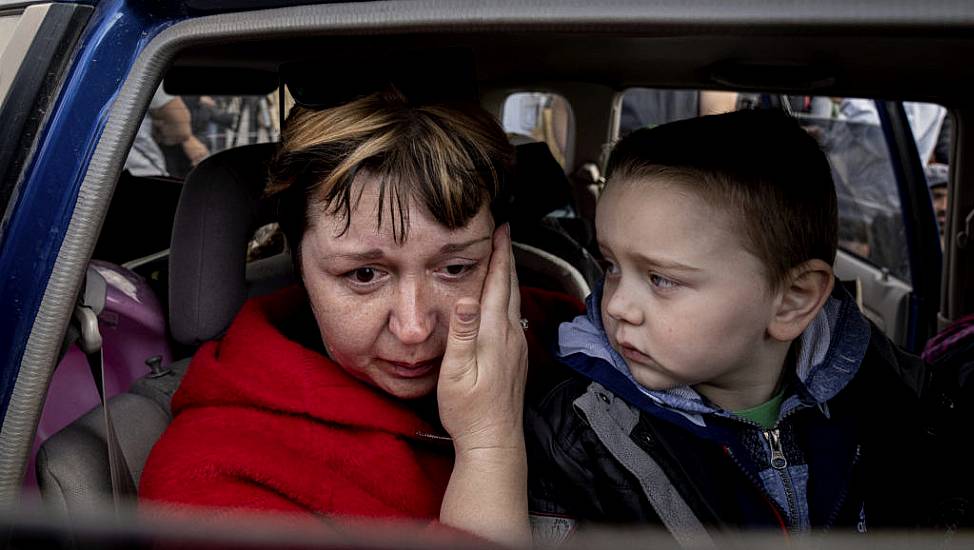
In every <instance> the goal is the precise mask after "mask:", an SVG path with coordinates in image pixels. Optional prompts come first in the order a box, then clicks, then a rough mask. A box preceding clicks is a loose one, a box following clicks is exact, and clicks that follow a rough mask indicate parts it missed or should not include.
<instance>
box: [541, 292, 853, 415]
mask: <svg viewBox="0 0 974 550" xmlns="http://www.w3.org/2000/svg"><path fill="white" fill-rule="evenodd" d="M603 282H604V281H603ZM603 282H600V283H599V284H598V285H596V287H595V289H594V290H593V292H592V294H591V295H589V297H588V298H587V300H586V305H587V310H586V313H585V314H584V315H580V316H578V317H576V318H575V319H574V320H573V321H571V322H569V323H563V324H562V325H561V326H560V327H559V330H558V342H559V349H558V356H559V358H560V359H561V360H562V362H563V363H565V364H566V365H568V366H569V367H572V368H573V369H575V370H576V371H578V372H580V373H581V374H582V375H584V376H585V377H587V378H590V379H592V380H594V381H596V382H599V383H600V384H602V385H603V386H605V387H606V388H608V389H610V390H612V391H613V392H615V393H616V394H617V395H619V396H620V397H622V398H624V399H626V400H627V401H629V402H630V403H631V404H632V405H634V406H637V407H639V408H641V409H643V410H645V411H646V412H649V413H651V414H655V415H657V416H660V415H661V413H662V416H672V415H673V413H675V414H676V416H677V417H678V418H679V419H682V421H683V422H686V421H689V422H690V423H691V424H693V425H694V426H696V427H703V426H705V425H706V422H705V420H704V417H703V415H705V414H716V415H720V416H725V417H730V416H732V415H731V413H730V412H729V411H725V410H723V409H720V408H719V407H717V406H715V405H713V404H712V403H710V402H709V401H707V400H706V399H705V398H703V396H701V395H700V394H699V393H697V391H696V390H694V389H693V388H692V387H690V386H678V387H675V388H671V389H668V390H662V391H661V390H651V389H647V388H645V387H643V386H641V385H639V383H638V382H636V380H635V379H634V378H633V376H632V373H631V372H630V371H629V367H628V365H627V364H626V362H625V360H624V359H623V358H622V356H621V355H619V353H618V352H616V350H615V349H613V348H612V346H611V345H610V344H609V340H608V337H607V336H606V332H605V327H604V326H603V324H602V318H601V313H600V312H601V308H600V307H599V306H600V303H601V299H602V286H603ZM869 335H870V327H869V322H868V321H867V320H866V319H865V318H864V317H863V316H862V314H861V313H860V312H859V308H858V306H857V305H856V302H855V300H854V299H853V298H852V296H850V295H849V293H848V292H847V291H846V290H845V289H844V288H843V287H842V285H839V284H836V285H835V288H834V290H833V291H832V295H831V296H830V297H829V299H828V301H827V302H826V303H825V306H824V307H823V308H822V310H821V311H820V312H819V313H818V315H817V316H816V317H815V319H814V320H813V321H812V323H811V324H810V325H809V326H808V328H807V329H806V330H805V332H803V333H802V335H801V336H800V337H799V339H798V340H797V342H796V345H797V349H796V353H794V354H793V356H794V357H795V363H794V365H793V366H791V367H790V368H793V369H794V374H795V376H794V379H795V380H797V382H798V383H797V384H795V387H794V389H793V390H792V392H791V393H790V394H789V395H788V396H786V399H785V401H784V402H783V403H782V405H781V412H780V415H784V414H787V413H788V412H790V411H791V410H793V409H795V408H797V407H802V406H817V407H818V408H819V409H820V410H821V411H822V413H823V414H825V415H826V416H828V414H829V413H828V407H827V402H828V401H829V400H830V399H832V398H833V397H834V396H835V395H836V394H837V393H839V392H840V391H841V390H842V389H843V388H844V387H845V386H846V385H847V384H848V383H849V381H850V380H852V378H853V377H854V376H855V375H856V372H858V370H859V365H860V363H861V362H862V359H863V357H865V355H866V349H867V347H868V344H869ZM660 409H662V411H661V410H660ZM667 413H669V414H667Z"/></svg>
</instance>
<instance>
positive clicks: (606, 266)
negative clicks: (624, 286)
mask: <svg viewBox="0 0 974 550" xmlns="http://www.w3.org/2000/svg"><path fill="white" fill-rule="evenodd" d="M599 265H601V266H602V271H603V272H605V274H606V275H616V274H618V272H619V267H618V266H617V265H616V264H615V263H614V262H613V261H611V260H601V261H600V262H599Z"/></svg>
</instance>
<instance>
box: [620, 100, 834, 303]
mask: <svg viewBox="0 0 974 550" xmlns="http://www.w3.org/2000/svg"><path fill="white" fill-rule="evenodd" d="M606 174H607V178H608V180H609V184H610V185H612V182H613V181H623V180H624V181H630V182H634V181H635V180H642V179H647V178H661V179H664V180H666V181H667V182H668V183H673V184H677V185H681V186H683V187H685V188H688V189H691V190H694V191H696V192H697V193H699V195H700V196H701V197H702V198H703V199H704V200H707V201H708V202H709V203H710V204H712V205H713V206H714V207H715V208H720V209H730V210H731V213H732V214H733V215H734V217H735V218H736V219H737V222H738V223H739V224H740V225H739V229H740V231H741V232H742V233H743V236H744V239H743V241H744V242H743V244H744V247H745V248H746V249H747V250H748V251H750V252H751V253H752V254H754V255H755V256H757V258H758V259H759V260H761V262H762V263H763V264H764V265H765V268H766V270H767V276H768V277H767V278H768V283H769V286H770V288H771V289H772V290H776V289H780V288H781V286H782V285H783V284H785V283H786V281H787V278H788V274H789V272H790V270H791V269H792V268H794V267H796V266H798V265H800V264H801V263H803V262H805V261H808V260H811V259H820V260H823V261H826V262H828V263H829V264H830V265H831V264H832V263H833V262H834V261H835V251H836V246H837V241H838V208H837V206H836V202H837V201H836V195H835V184H834V182H833V181H832V170H831V168H830V167H829V162H828V159H827V158H826V157H825V154H824V153H823V152H822V150H821V149H820V148H819V145H818V143H817V142H816V140H815V138H813V137H812V136H811V135H809V134H808V132H806V131H805V130H804V129H802V127H801V126H800V125H799V124H798V122H797V121H796V120H795V119H793V118H792V117H790V116H788V115H787V114H785V113H784V112H782V111H777V110H748V111H737V112H733V113H727V114H722V115H713V116H705V117H699V118H693V119H689V120H682V121H679V122H673V123H670V124H664V125H662V126H657V127H655V128H644V129H641V130H637V131H635V132H633V133H631V134H629V135H628V136H626V137H625V138H623V139H622V140H621V141H619V143H618V144H617V145H616V146H615V148H614V149H613V151H612V154H611V155H610V157H609V164H608V167H607V169H606Z"/></svg>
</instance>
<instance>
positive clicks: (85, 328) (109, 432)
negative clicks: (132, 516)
mask: <svg viewBox="0 0 974 550" xmlns="http://www.w3.org/2000/svg"><path fill="white" fill-rule="evenodd" d="M74 318H75V321H76V322H77V323H78V327H79V329H80V331H79V332H80V336H79V338H78V347H80V348H81V351H82V352H84V354H85V358H86V359H87V360H88V367H89V369H90V371H91V377H92V379H93V380H94V381H95V388H97V390H98V397H99V399H100V400H101V408H102V411H104V417H105V441H106V445H107V447H108V468H109V471H110V474H111V483H112V502H113V504H114V507H115V513H116V515H118V514H119V512H120V511H121V504H122V502H123V500H126V499H129V498H131V497H134V496H135V495H136V490H135V482H134V481H133V478H132V472H131V470H130V469H129V466H128V463H127V462H126V460H125V454H124V453H123V452H122V446H121V445H120V444H119V442H118V435H117V434H116V433H115V423H114V422H113V421H112V415H111V411H110V410H109V408H108V400H107V398H106V391H105V360H104V354H103V353H102V337H101V332H100V331H99V330H98V316H97V315H96V314H95V311H94V310H93V309H91V307H89V306H88V305H87V304H85V303H84V293H83V292H82V298H81V300H80V301H79V303H78V305H77V307H76V308H75V311H74Z"/></svg>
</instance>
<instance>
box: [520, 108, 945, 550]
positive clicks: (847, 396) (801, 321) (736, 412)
mask: <svg viewBox="0 0 974 550" xmlns="http://www.w3.org/2000/svg"><path fill="white" fill-rule="evenodd" d="M607 175H608V184H607V185H606V188H605V191H604V192H603V194H602V196H601V198H600V202H599V204H598V210H597V215H596V226H597V234H598V242H599V246H600V247H601V250H602V253H603V255H604V257H605V259H606V262H607V268H606V274H605V279H604V282H603V284H602V285H601V286H600V287H599V288H597V289H596V290H595V291H594V292H593V294H592V295H591V296H590V297H589V299H588V313H587V315H584V316H580V317H578V318H577V319H575V320H574V321H573V322H571V323H566V324H563V325H562V326H561V328H560V330H559V347H560V350H559V356H560V357H561V360H562V362H563V363H564V364H566V365H568V366H569V367H571V369H573V371H574V372H573V373H572V375H571V376H570V377H569V379H568V380H565V381H564V382H562V383H560V384H559V385H558V386H556V387H554V389H552V390H551V391H550V392H549V393H548V394H547V396H546V397H545V398H544V399H543V400H542V401H540V402H539V403H536V404H535V406H534V407H533V409H532V410H531V411H530V412H529V414H528V424H527V429H526V431H527V434H528V435H527V437H528V452H529V467H530V483H529V494H530V499H531V508H532V512H533V513H532V522H533V526H534V528H535V533H536V535H538V536H539V537H540V538H542V539H547V540H549V541H550V540H552V539H558V538H560V537H562V536H566V535H567V534H568V533H570V532H571V531H573V530H574V529H575V527H576V525H577V524H578V523H580V522H593V523H622V522H640V523H649V524H657V525H662V526H665V527H666V528H667V529H669V531H670V532H671V533H672V534H673V535H674V536H675V537H676V538H677V540H678V541H679V542H681V543H685V544H698V543H705V542H706V541H708V540H709V537H710V536H711V535H712V534H713V533H714V532H716V531H719V530H723V529H735V528H755V527H756V528H761V527H764V528H772V529H780V530H781V531H783V532H785V533H792V532H803V531H808V530H811V529H827V528H832V527H844V528H852V529H856V530H858V531H859V532H865V531H866V529H867V527H868V528H872V527H877V526H898V527H911V526H916V525H919V524H921V523H925V522H928V521H934V520H931V519H929V517H928V515H929V514H931V513H933V514H935V513H937V512H936V511H935V510H932V509H928V508H927V503H928V500H929V495H928V490H929V487H928V486H927V484H926V483H925V482H924V481H923V479H922V478H923V475H924V473H925V472H924V468H926V466H924V464H926V462H925V461H927V460H928V459H929V458H930V457H929V454H930V453H931V450H930V448H929V447H928V446H927V445H926V444H925V440H924V437H925V435H924V434H925V430H923V426H924V424H923V415H922V414H921V412H920V408H919V406H920V399H919V397H920V394H921V392H922V390H923V386H924V384H925V381H926V372H925V370H924V365H923V363H922V362H920V361H919V359H917V358H915V357H912V356H908V355H906V354H904V353H902V352H900V351H899V350H897V349H896V348H895V347H894V346H893V345H891V343H890V342H889V340H888V339H887V338H886V337H885V336H884V335H883V334H882V333H881V332H880V331H879V330H878V329H877V328H876V327H875V326H872V325H871V324H870V323H869V322H868V321H867V320H866V319H865V318H864V317H863V316H862V314H861V313H860V311H859V309H858V308H857V306H856V302H855V300H854V299H853V297H852V296H850V295H849V294H848V293H847V292H846V291H845V290H844V289H843V287H841V286H840V285H839V284H837V282H836V280H835V278H834V275H833V271H832V263H833V261H834V259H835V252H836V242H837V233H838V230H837V213H836V212H837V207H836V193H835V188H834V184H833V182H832V177H831V171H830V169H829V164H828V161H827V159H826V157H825V155H824V154H823V153H822V152H821V150H820V149H819V147H818V145H817V143H816V141H815V140H814V139H813V138H812V137H811V136H809V135H808V134H807V133H806V132H805V131H804V130H803V129H802V128H801V127H800V126H799V125H798V123H797V122H795V121H794V120H792V119H791V118H790V117H788V116H787V115H785V114H783V113H781V112H775V111H741V112H736V113H730V114H725V115H717V116H708V117H702V118H697V119H691V120H686V121H681V122H676V123H673V124H667V125H663V126H659V127H656V128H653V129H644V130H639V131H636V132H634V133H632V134H630V135H629V136H628V137H626V138H625V139H623V140H622V141H620V142H619V143H618V145H617V146H616V147H615V149H614V150H613V152H612V155H611V157H610V160H609V164H608V170H607Z"/></svg>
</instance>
